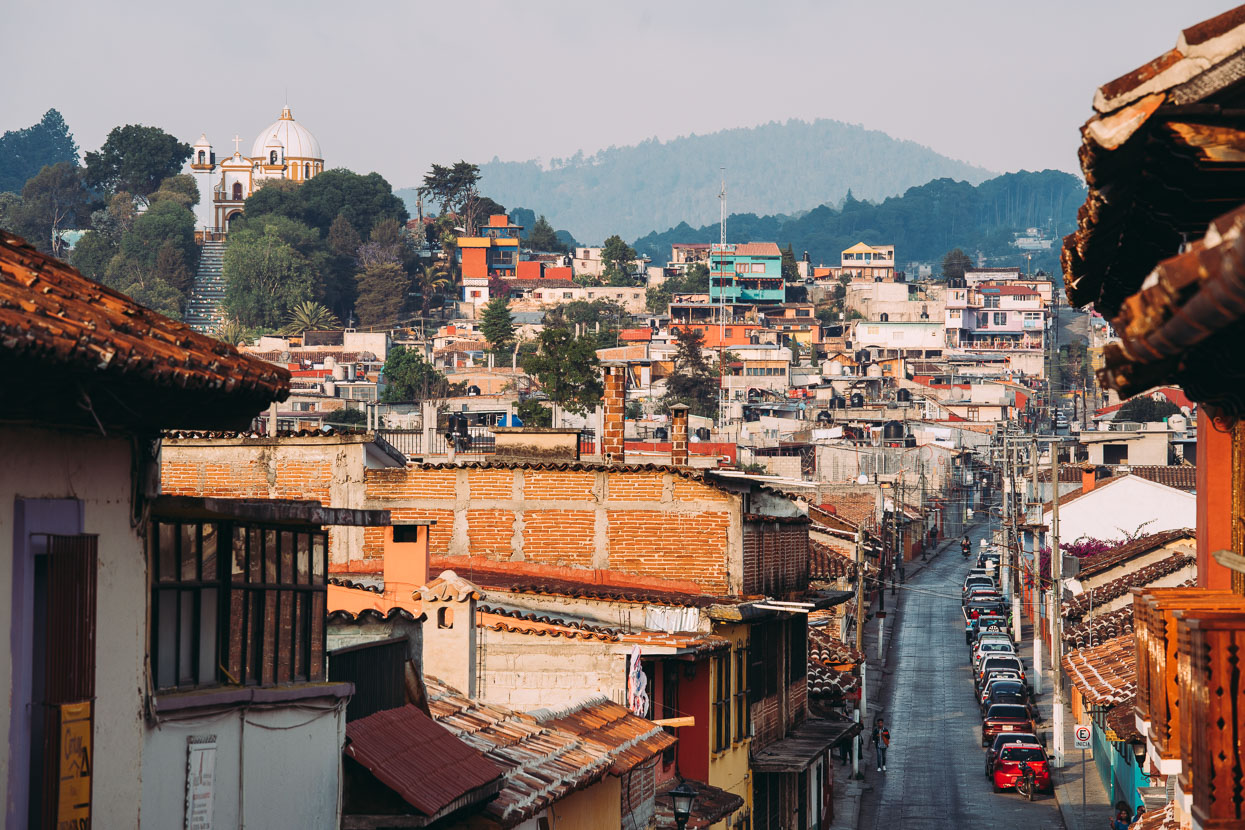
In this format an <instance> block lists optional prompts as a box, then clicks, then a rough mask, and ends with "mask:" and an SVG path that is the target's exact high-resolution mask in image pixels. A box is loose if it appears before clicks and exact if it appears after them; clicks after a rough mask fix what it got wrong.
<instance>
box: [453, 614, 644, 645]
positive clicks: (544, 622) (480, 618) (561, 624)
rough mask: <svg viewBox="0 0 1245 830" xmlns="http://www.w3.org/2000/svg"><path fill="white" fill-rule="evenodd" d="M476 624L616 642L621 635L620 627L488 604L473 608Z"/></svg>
mask: <svg viewBox="0 0 1245 830" xmlns="http://www.w3.org/2000/svg"><path fill="white" fill-rule="evenodd" d="M507 619H511V620H515V621H517V622H524V623H533V624H537V625H540V626H548V628H535V627H532V626H521V625H516V624H515V623H508V622H506V620H507ZM476 625H477V626H480V627H481V628H488V629H492V630H493V631H506V632H509V633H511V634H534V635H536V636H538V637H544V636H550V637H566V638H568V639H583V640H602V641H604V642H611V643H616V642H619V641H620V639H621V636H620V635H621V632H620V631H617V630H614V629H610V628H605V627H604V626H600V627H598V626H592V625H586V624H582V623H573V622H568V621H565V620H560V619H555V618H553V617H549V616H545V615H537V614H535V613H527V614H525V613H523V612H522V611H514V610H506V609H500V608H492V607H490V606H481V607H480V608H479V609H478V610H477V611H476Z"/></svg>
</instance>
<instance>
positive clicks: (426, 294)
mask: <svg viewBox="0 0 1245 830" xmlns="http://www.w3.org/2000/svg"><path fill="white" fill-rule="evenodd" d="M453 286H454V276H453V273H452V272H451V271H450V269H449V266H447V265H445V264H444V263H441V262H424V263H422V264H420V265H419V266H417V267H416V268H415V270H414V273H413V274H412V275H411V287H412V288H414V289H415V291H416V293H417V294H419V315H420V317H421V318H423V319H427V318H428V316H429V314H430V313H431V309H432V301H433V300H434V299H437V298H440V299H441V307H442V308H445V292H446V291H448V290H449V289H450V288H452V287H453Z"/></svg>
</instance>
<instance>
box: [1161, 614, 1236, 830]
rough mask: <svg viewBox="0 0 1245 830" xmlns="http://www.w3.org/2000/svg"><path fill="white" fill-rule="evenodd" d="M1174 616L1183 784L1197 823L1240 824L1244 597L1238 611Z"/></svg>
mask: <svg viewBox="0 0 1245 830" xmlns="http://www.w3.org/2000/svg"><path fill="white" fill-rule="evenodd" d="M1237 599H1238V600H1245V597H1240V596H1237ZM1176 619H1177V628H1178V634H1177V640H1178V642H1179V651H1180V654H1179V658H1178V662H1179V666H1180V673H1181V679H1182V681H1183V682H1182V685H1181V689H1180V708H1181V710H1182V713H1183V723H1182V725H1181V728H1180V733H1181V736H1182V753H1181V754H1182V756H1183V764H1182V770H1181V774H1180V785H1181V789H1182V790H1184V791H1185V792H1190V791H1192V809H1191V812H1192V814H1193V820H1194V826H1197V827H1200V828H1201V830H1228V828H1240V827H1243V826H1245V795H1243V793H1242V768H1243V760H1242V758H1243V756H1245V748H1243V746H1242V736H1245V689H1242V678H1241V659H1242V651H1245V602H1242V603H1241V606H1240V607H1239V608H1238V609H1236V610H1234V611H1195V610H1186V611H1181V612H1179V613H1178V614H1177V615H1176Z"/></svg>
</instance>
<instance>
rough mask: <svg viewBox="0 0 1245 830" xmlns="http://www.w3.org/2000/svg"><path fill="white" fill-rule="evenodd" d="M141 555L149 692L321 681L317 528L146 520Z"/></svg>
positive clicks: (323, 553) (323, 609)
mask: <svg viewBox="0 0 1245 830" xmlns="http://www.w3.org/2000/svg"><path fill="white" fill-rule="evenodd" d="M206 529H210V535H211V537H212V542H213V544H212V545H211V546H210V547H208V548H207V549H206V550H205V539H206V538H207V537H205V530H206ZM148 550H149V562H150V570H151V580H150V584H151V637H150V648H151V652H150V654H151V673H152V680H153V683H154V685H155V688H156V691H157V692H158V693H160V692H176V691H186V690H190V689H204V688H211V687H215V686H223V685H238V686H276V685H287V684H295V683H322V682H324V681H325V679H326V662H327V660H326V643H327V627H326V622H327V603H328V579H327V577H328V534H327V532H326V531H325V530H323V529H321V528H317V527H308V526H302V527H292V526H289V525H265V524H258V523H241V522H231V521H199V520H181V519H167V520H165V519H159V518H156V519H153V521H152V523H151V529H150V532H149V534H148ZM213 554H214V555H213ZM226 564H229V565H230V567H224V566H225V565H226ZM186 648H189V649H190V653H189V655H183V650H184V649H186ZM205 649H206V650H209V652H210V653H209V652H205ZM170 662H171V663H172V666H171V668H170V666H169V663H170Z"/></svg>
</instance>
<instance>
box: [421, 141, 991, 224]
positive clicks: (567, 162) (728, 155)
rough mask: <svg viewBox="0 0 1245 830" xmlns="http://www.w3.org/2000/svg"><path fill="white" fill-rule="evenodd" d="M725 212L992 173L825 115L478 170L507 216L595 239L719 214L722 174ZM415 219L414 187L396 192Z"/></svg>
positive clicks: (791, 207)
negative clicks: (544, 221)
mask: <svg viewBox="0 0 1245 830" xmlns="http://www.w3.org/2000/svg"><path fill="white" fill-rule="evenodd" d="M721 167H725V168H726V188H727V207H728V208H730V209H731V210H733V211H735V212H740V213H742V212H750V213H756V214H775V213H791V212H794V211H797V210H806V209H808V207H809V205H820V204H824V203H831V204H837V203H839V202H840V201H841V200H842V199H843V197H844V196H845V195H846V194H847V192H848V191H849V190H851V191H852V193H853V194H854V195H855V196H856V197H857V198H862V199H871V200H881V199H884V198H886V197H887V196H892V195H895V194H898V193H902V192H903V191H904V190H906V189H907V188H909V187H912V186H913V185H919V184H923V183H925V182H928V181H930V180H932V179H938V178H943V177H950V178H955V179H962V180H966V181H968V182H970V183H972V184H976V183H979V182H982V181H984V180H986V179H988V178H990V176H992V175H994V174H992V173H991V172H990V171H988V170H986V169H984V168H982V167H978V166H976V165H972V164H968V163H966V162H963V161H957V160H955V159H951V158H948V157H946V156H943V155H941V154H939V153H936V152H935V151H933V150H931V149H930V148H928V147H925V146H923V145H921V144H917V143H916V142H913V141H905V140H900V139H896V138H892V137H891V136H889V135H887V134H886V133H883V132H879V131H877V130H868V129H865V128H864V127H862V126H860V125H856V124H845V123H843V122H841V121H832V120H829V119H819V120H816V121H812V122H807V121H795V120H792V121H787V122H781V123H780V122H771V123H768V124H763V125H761V126H759V127H740V128H736V129H729V130H722V131H720V132H715V133H710V134H708V135H690V136H684V137H680V138H675V139H671V140H669V141H658V140H657V139H650V140H648V141H644V142H641V143H640V144H637V145H634V146H629V147H610V148H609V149H606V150H601V151H600V152H597V153H594V154H592V155H590V156H585V155H583V154H582V153H577V154H576V155H575V156H573V157H572V158H569V159H554V160H552V161H551V162H550V163H549V165H548V166H542V165H541V164H540V163H538V162H536V161H524V162H511V161H500V160H498V159H496V158H494V159H493V160H492V161H490V162H488V163H486V164H481V165H480V174H481V182H480V191H481V192H482V193H484V194H485V195H487V196H489V197H491V198H493V199H496V200H497V201H498V202H500V203H502V204H503V205H505V206H506V207H508V208H514V207H519V206H523V207H528V208H531V209H533V210H535V211H536V213H537V214H544V215H545V216H547V217H548V219H549V221H550V222H551V223H552V224H553V226H554V227H558V228H567V229H568V230H569V231H570V232H571V233H573V234H574V235H575V237H576V238H577V239H579V240H581V241H584V242H585V243H589V244H590V243H600V242H601V241H603V240H604V239H605V237H607V236H609V235H611V234H615V233H616V234H619V235H621V236H622V237H623V238H625V239H634V238H635V237H638V236H640V235H642V234H645V233H648V232H649V231H651V230H653V229H654V228H668V227H672V226H674V225H676V224H678V223H679V222H682V221H688V222H692V223H696V224H699V223H708V222H711V221H713V220H715V219H716V218H717V217H718V211H719V206H718V198H717V197H718V190H719V186H720V176H721V171H720V170H719V168H721ZM398 195H399V196H401V197H403V198H404V199H406V200H407V202H408V205H410V206H411V212H412V214H413V213H414V207H413V205H414V198H415V194H414V190H413V189H406V190H401V191H398Z"/></svg>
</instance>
